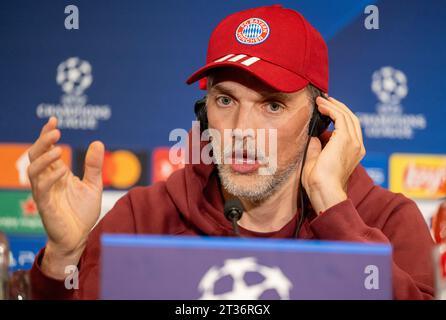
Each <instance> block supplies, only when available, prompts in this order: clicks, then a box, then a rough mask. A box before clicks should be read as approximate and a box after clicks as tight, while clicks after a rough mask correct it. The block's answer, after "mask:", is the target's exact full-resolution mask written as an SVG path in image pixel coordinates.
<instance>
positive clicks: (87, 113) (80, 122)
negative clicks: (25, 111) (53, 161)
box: [36, 57, 111, 130]
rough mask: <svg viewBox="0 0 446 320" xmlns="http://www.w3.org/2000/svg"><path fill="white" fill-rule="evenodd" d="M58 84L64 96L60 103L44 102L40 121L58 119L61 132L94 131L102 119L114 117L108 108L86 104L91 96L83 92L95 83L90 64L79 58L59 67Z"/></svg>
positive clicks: (73, 58)
mask: <svg viewBox="0 0 446 320" xmlns="http://www.w3.org/2000/svg"><path fill="white" fill-rule="evenodd" d="M56 83H57V84H58V85H60V87H61V89H62V92H64V94H63V95H62V97H61V103H60V104H51V103H41V104H39V105H38V107H37V110H36V114H37V116H38V117H39V118H49V117H51V116H55V117H57V118H58V126H59V128H62V129H80V130H94V129H97V127H98V122H99V121H100V120H108V119H110V117H111V108H110V106H109V105H92V104H87V101H88V97H87V95H85V94H84V92H85V91H86V90H87V89H88V88H89V87H90V86H91V84H92V83H93V73H92V66H91V64H90V63H89V62H88V61H86V60H82V59H80V58H78V57H71V58H68V59H67V60H65V61H62V62H61V63H60V64H59V65H58V67H57V73H56Z"/></svg>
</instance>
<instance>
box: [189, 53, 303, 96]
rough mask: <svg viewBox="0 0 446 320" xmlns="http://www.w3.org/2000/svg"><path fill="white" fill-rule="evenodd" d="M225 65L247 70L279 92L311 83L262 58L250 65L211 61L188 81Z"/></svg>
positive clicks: (301, 87)
mask: <svg viewBox="0 0 446 320" xmlns="http://www.w3.org/2000/svg"><path fill="white" fill-rule="evenodd" d="M224 67H233V68H238V69H242V70H245V71H246V72H248V73H250V74H252V75H253V76H255V77H257V78H258V79H260V80H261V81H263V82H264V83H266V84H267V85H268V86H270V87H272V88H273V89H275V90H277V91H279V92H285V93H290V92H296V91H299V90H301V89H303V88H304V87H305V86H307V85H308V84H309V83H310V82H309V81H308V80H307V79H305V78H303V77H301V76H299V75H298V74H296V73H294V72H291V71H289V70H287V69H285V68H282V67H280V66H278V65H275V64H273V63H270V62H268V61H265V60H261V59H260V60H258V61H256V62H255V63H253V64H251V65H249V66H248V65H244V64H243V63H241V62H240V61H228V60H226V61H222V62H211V63H208V64H206V65H205V66H204V67H202V68H200V69H199V70H198V71H196V72H195V73H193V74H192V75H191V76H190V77H189V78H188V79H187V80H186V83H187V84H192V83H194V82H196V81H198V80H200V79H202V78H204V77H206V76H207V75H208V74H209V72H210V71H211V70H213V69H216V68H224Z"/></svg>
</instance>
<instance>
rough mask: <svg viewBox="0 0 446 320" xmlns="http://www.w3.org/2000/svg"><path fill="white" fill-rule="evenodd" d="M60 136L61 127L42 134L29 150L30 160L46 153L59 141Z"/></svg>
mask: <svg viewBox="0 0 446 320" xmlns="http://www.w3.org/2000/svg"><path fill="white" fill-rule="evenodd" d="M60 136H61V133H60V130H59V129H52V130H51V131H48V132H45V133H44V134H43V135H41V136H40V137H39V139H37V141H36V142H35V143H34V144H33V145H32V146H31V148H30V149H29V151H28V156H29V160H30V161H31V162H33V161H34V160H36V159H37V158H38V157H40V156H41V155H42V154H44V153H45V152H46V151H47V150H48V149H50V147H51V146H52V145H54V144H55V143H57V141H59V139H60Z"/></svg>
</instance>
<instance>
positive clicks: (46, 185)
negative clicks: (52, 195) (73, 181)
mask: <svg viewBox="0 0 446 320" xmlns="http://www.w3.org/2000/svg"><path fill="white" fill-rule="evenodd" d="M66 172H67V167H66V166H63V167H60V168H57V169H56V170H54V171H52V172H51V173H50V174H49V175H48V176H46V177H45V179H42V180H40V181H39V182H38V191H37V192H38V193H39V194H41V195H46V194H47V193H48V191H49V190H50V188H51V187H52V186H53V185H54V184H55V183H56V182H57V181H58V180H59V179H60V178H62V177H63V176H64V174H65V173H66Z"/></svg>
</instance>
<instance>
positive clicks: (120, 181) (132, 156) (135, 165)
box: [77, 149, 148, 189]
mask: <svg viewBox="0 0 446 320" xmlns="http://www.w3.org/2000/svg"><path fill="white" fill-rule="evenodd" d="M84 161H85V151H82V152H80V153H79V154H78V156H77V163H78V168H79V170H78V171H79V175H82V174H83V173H82V172H81V171H83V165H84ZM146 163H147V153H146V152H144V151H142V152H138V151H133V150H123V149H119V150H112V151H111V150H106V151H105V154H104V164H103V167H102V180H103V184H104V188H105V189H129V188H131V187H133V186H142V185H147V184H148V181H147V172H146V171H147V164H146Z"/></svg>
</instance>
